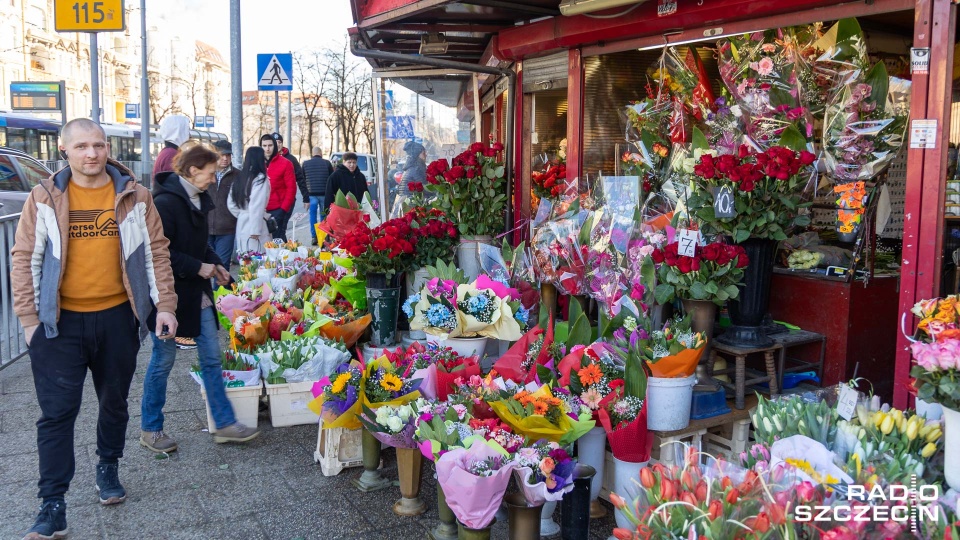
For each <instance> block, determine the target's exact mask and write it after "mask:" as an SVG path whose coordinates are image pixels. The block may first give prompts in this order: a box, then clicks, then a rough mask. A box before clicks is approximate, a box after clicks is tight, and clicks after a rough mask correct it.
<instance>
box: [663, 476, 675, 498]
mask: <svg viewBox="0 0 960 540" xmlns="http://www.w3.org/2000/svg"><path fill="white" fill-rule="evenodd" d="M676 495H677V490H676V489H675V488H674V485H673V481H672V480H668V479H666V478H664V479H661V480H660V500H662V501H672V500H673V499H674V497H676Z"/></svg>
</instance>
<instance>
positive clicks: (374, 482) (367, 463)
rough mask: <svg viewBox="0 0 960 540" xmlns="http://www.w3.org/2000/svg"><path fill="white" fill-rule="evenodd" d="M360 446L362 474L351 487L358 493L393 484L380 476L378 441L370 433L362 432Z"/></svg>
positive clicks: (384, 487)
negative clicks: (357, 490)
mask: <svg viewBox="0 0 960 540" xmlns="http://www.w3.org/2000/svg"><path fill="white" fill-rule="evenodd" d="M360 445H361V448H362V449H363V474H361V475H360V478H357V479H356V480H354V481H353V485H354V486H356V487H357V489H359V490H360V491H363V492H371V491H377V490H381V489H386V488H388V487H390V486H392V485H393V482H391V481H390V480H387V479H386V478H384V477H383V476H381V475H380V471H379V470H378V469H379V468H380V441H378V440H377V438H376V437H374V436H373V434H372V433H370V432H369V431H367V430H366V429H364V430H363V434H362V435H361V439H360Z"/></svg>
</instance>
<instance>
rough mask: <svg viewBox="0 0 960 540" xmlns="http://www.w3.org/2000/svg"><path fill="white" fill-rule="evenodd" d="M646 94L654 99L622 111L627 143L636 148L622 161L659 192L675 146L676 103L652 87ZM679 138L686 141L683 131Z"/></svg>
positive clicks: (634, 104)
mask: <svg viewBox="0 0 960 540" xmlns="http://www.w3.org/2000/svg"><path fill="white" fill-rule="evenodd" d="M647 92H648V93H651V94H653V97H648V98H646V99H644V100H642V101H635V102H633V103H630V104H629V105H627V106H626V107H624V108H623V109H621V112H620V119H621V120H622V121H623V123H624V124H625V125H626V135H625V136H626V140H627V142H628V143H630V145H631V146H632V147H633V149H632V150H631V151H628V152H627V153H626V154H625V155H624V156H623V157H622V158H621V161H622V162H625V163H626V164H627V165H628V167H629V170H627V171H625V172H627V173H628V174H635V175H636V176H639V177H640V178H641V180H643V181H647V182H649V183H650V184H651V185H650V188H651V189H650V191H656V189H657V188H658V187H659V180H660V178H661V171H662V170H663V167H664V166H666V164H667V161H666V160H667V157H668V156H669V155H670V147H671V146H672V145H673V141H672V140H671V118H672V117H673V115H674V110H675V108H676V107H675V105H676V104H675V103H674V101H673V99H671V97H670V95H669V92H663V93H659V92H658V91H656V90H654V89H653V88H652V87H651V86H649V85H648V87H647ZM678 136H679V137H680V139H681V140H682V139H683V134H682V130H681V131H680V133H679V134H678Z"/></svg>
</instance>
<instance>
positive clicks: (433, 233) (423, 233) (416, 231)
mask: <svg viewBox="0 0 960 540" xmlns="http://www.w3.org/2000/svg"><path fill="white" fill-rule="evenodd" d="M408 215H412V216H413V219H412V220H411V221H410V227H411V228H412V229H413V235H414V244H415V248H416V249H415V251H414V256H413V268H426V267H427V266H433V265H435V264H437V261H438V260H441V261H443V262H445V263H448V264H449V263H451V262H453V249H454V247H455V246H456V245H457V242H458V240H459V233H458V232H457V226H456V224H454V223H453V221H452V220H451V219H450V217H449V216H447V214H445V213H443V211H442V210H438V209H436V208H426V207H423V206H417V207H415V208H413V209H412V210H410V212H409V214H408Z"/></svg>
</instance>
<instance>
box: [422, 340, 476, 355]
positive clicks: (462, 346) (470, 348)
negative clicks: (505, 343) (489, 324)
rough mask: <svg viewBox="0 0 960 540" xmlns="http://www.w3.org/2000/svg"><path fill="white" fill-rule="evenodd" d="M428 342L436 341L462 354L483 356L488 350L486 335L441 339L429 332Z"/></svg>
mask: <svg viewBox="0 0 960 540" xmlns="http://www.w3.org/2000/svg"><path fill="white" fill-rule="evenodd" d="M427 342H428V343H436V344H437V345H439V346H441V347H450V348H451V349H453V350H454V352H456V353H457V354H459V355H460V356H480V357H482V356H483V353H484V352H485V351H486V350H487V338H485V337H472V338H459V337H457V338H447V339H440V338H439V337H437V336H435V335H433V334H427Z"/></svg>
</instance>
